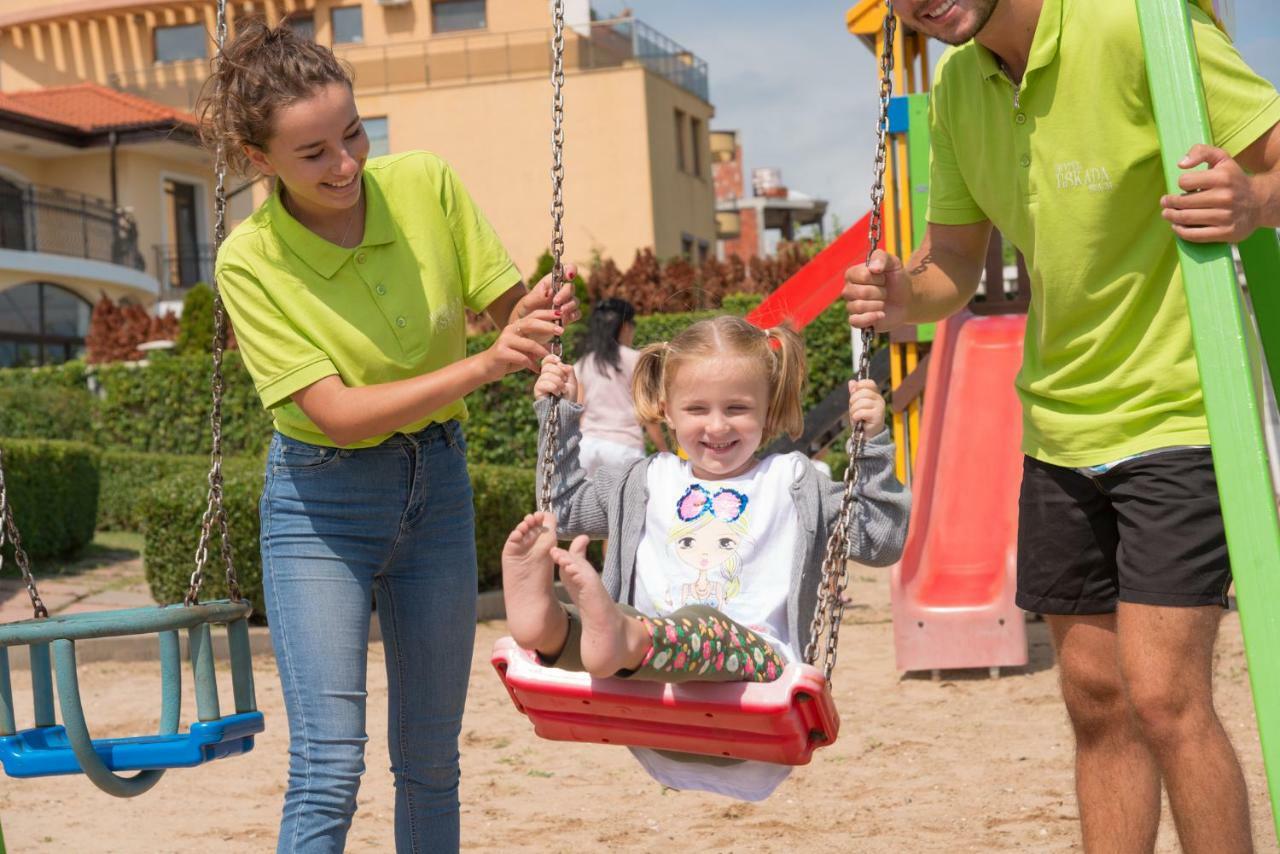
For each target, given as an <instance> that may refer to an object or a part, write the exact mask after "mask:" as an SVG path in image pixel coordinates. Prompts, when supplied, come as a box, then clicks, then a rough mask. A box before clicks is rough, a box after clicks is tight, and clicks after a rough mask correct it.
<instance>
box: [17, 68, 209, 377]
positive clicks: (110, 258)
mask: <svg viewBox="0 0 1280 854" xmlns="http://www.w3.org/2000/svg"><path fill="white" fill-rule="evenodd" d="M194 131H195V120H194V118H193V117H192V116H190V115H187V114H186V113H183V112H181V111H178V110H174V109H172V108H170V107H165V106H162V105H159V104H155V103H152V102H149V101H146V100H144V99H142V98H138V97H136V96H134V95H129V94H127V93H122V92H117V91H114V90H111V89H107V88H106V87H103V86H100V85H98V84H94V83H80V84H76V85H74V86H65V87H52V88H47V89H33V90H29V91H26V92H21V93H17V94H0V367H5V366H12V365H31V364H47V363H57V362H62V361H65V360H67V359H70V358H76V357H78V356H79V355H81V353H82V351H83V347H84V338H85V335H86V333H87V332H88V327H89V315H90V310H91V308H92V304H93V303H94V302H95V301H97V300H98V298H99V297H100V296H102V295H106V296H109V297H111V298H112V299H114V300H117V301H128V302H133V303H137V304H140V305H146V306H150V305H152V304H154V303H156V302H157V301H158V300H164V299H166V298H180V295H181V292H182V289H183V288H185V287H188V286H190V285H192V284H195V283H196V282H197V281H200V280H202V279H207V278H208V275H209V268H210V266H211V260H212V259H211V255H210V247H209V238H208V237H207V234H208V231H209V222H208V199H209V195H210V192H211V189H210V182H209V176H208V163H207V157H206V155H205V153H204V152H203V150H201V148H200V147H199V146H198V145H197V144H196V142H195V139H194Z"/></svg>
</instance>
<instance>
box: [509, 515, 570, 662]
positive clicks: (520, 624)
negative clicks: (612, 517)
mask: <svg viewBox="0 0 1280 854" xmlns="http://www.w3.org/2000/svg"><path fill="white" fill-rule="evenodd" d="M555 531H556V519H555V517H554V516H552V515H551V514H550V513H530V514H529V515H528V516H525V517H524V519H523V520H522V521H521V522H520V524H519V525H516V528H515V530H514V531H512V532H511V535H510V536H509V537H507V542H506V545H504V546H503V547H502V598H503V601H504V602H505V603H506V606H507V630H508V631H510V632H511V639H512V640H514V641H515V642H516V643H518V644H519V645H520V646H522V647H524V648H525V649H532V650H536V651H537V652H540V653H542V654H543V655H545V656H548V657H554V656H556V655H558V654H559V653H560V650H561V649H563V648H564V640H565V637H566V636H567V635H568V633H569V616H568V615H567V614H566V613H565V610H564V607H563V606H562V605H561V604H560V602H559V601H558V600H557V599H556V595H555V591H554V589H553V588H552V584H553V583H554V580H553V578H552V576H553V572H552V570H553V568H554V565H553V564H552V562H551V549H552V548H553V547H554V546H555V544H556V533H555Z"/></svg>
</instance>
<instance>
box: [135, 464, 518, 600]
mask: <svg viewBox="0 0 1280 854" xmlns="http://www.w3.org/2000/svg"><path fill="white" fill-rule="evenodd" d="M248 462H249V461H245V460H237V461H235V464H233V465H229V466H227V468H226V469H225V472H226V480H225V485H224V490H223V501H224V504H225V506H226V509H227V517H228V523H229V525H230V527H231V539H232V559H233V560H234V562H235V567H236V576H237V578H238V579H239V581H240V588H241V591H242V592H243V593H244V595H245V596H246V597H248V599H249V600H250V601H251V602H253V608H254V611H255V612H256V616H257V617H261V618H265V616H266V607H265V604H264V602H263V598H262V559H261V554H260V552H259V547H258V538H259V536H260V533H261V529H260V527H259V521H258V497H259V496H260V495H261V493H262V478H261V474H260V470H261V466H260V465H258V464H257V462H256V461H254V465H253V466H252V467H250V466H249V465H248ZM471 480H472V483H473V484H474V486H475V506H476V553H477V561H478V564H479V568H480V569H479V583H480V589H481V590H490V589H497V588H499V587H501V586H502V565H501V555H502V545H503V543H504V542H506V538H507V534H508V533H509V532H510V531H511V529H512V528H514V527H515V525H516V523H517V522H519V521H520V519H521V518H523V517H524V515H525V514H526V513H528V512H530V510H532V509H533V504H534V497H533V481H534V475H533V471H532V470H531V469H525V468H515V467H511V466H489V465H483V464H473V465H472V466H471ZM205 496H206V487H205V482H204V472H203V471H199V472H197V471H194V470H192V471H184V472H182V473H180V474H176V475H171V476H169V477H167V478H165V479H163V480H160V481H158V482H157V483H156V484H155V485H154V486H153V487H152V488H151V489H150V490H148V491H147V492H146V493H145V494H144V495H143V498H142V501H141V505H140V512H141V515H142V517H143V519H144V520H145V523H144V528H145V531H146V552H145V564H146V573H147V583H148V584H149V585H150V587H151V595H152V596H153V597H154V598H155V600H156V601H157V602H178V601H181V600H182V597H183V595H185V594H186V592H187V584H188V582H189V580H190V577H191V571H192V570H193V569H194V568H195V563H194V555H195V550H196V546H197V544H198V543H199V541H200V521H201V518H202V517H203V514H204V508H205V500H206V498H205ZM220 549H221V544H220V543H219V541H218V540H217V539H216V538H215V539H214V541H213V542H212V543H211V548H210V560H209V563H208V565H207V568H206V570H205V582H204V587H203V588H202V594H201V595H202V598H205V599H217V598H220V597H223V596H225V595H226V582H225V577H224V575H225V571H224V569H223V565H222V562H221V553H220V551H219V550H220Z"/></svg>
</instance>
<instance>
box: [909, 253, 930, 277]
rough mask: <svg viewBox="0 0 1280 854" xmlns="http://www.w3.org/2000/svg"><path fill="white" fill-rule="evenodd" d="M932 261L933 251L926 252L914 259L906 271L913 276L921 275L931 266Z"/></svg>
mask: <svg viewBox="0 0 1280 854" xmlns="http://www.w3.org/2000/svg"><path fill="white" fill-rule="evenodd" d="M933 263H934V262H933V253H932V252H929V253H926V254H924V255H921V256H920V257H919V258H917V259H916V263H915V266H914V267H912V268H911V269H910V270H909V271H908V272H910V273H911V275H913V276H922V275H924V274H925V273H927V272H928V271H929V268H930V267H932V266H933Z"/></svg>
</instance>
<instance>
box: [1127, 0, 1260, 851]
mask: <svg viewBox="0 0 1280 854" xmlns="http://www.w3.org/2000/svg"><path fill="white" fill-rule="evenodd" d="M1137 6H1138V20H1139V24H1140V25H1141V29H1142V44H1143V49H1144V51H1145V53H1146V62H1147V78H1148V80H1149V81H1150V84H1151V100H1152V104H1153V108H1154V111H1155V119H1156V125H1157V126H1158V129H1159V136H1160V150H1161V152H1162V155H1163V159H1164V174H1165V183H1166V186H1167V187H1168V191H1169V192H1170V193H1180V192H1181V191H1180V190H1179V189H1178V183H1177V182H1178V177H1179V176H1180V175H1181V172H1182V170H1180V169H1179V168H1178V166H1177V164H1178V161H1179V160H1180V159H1181V158H1182V157H1183V155H1185V154H1186V153H1187V151H1189V150H1190V149H1191V147H1192V146H1193V145H1195V144H1197V143H1211V142H1212V139H1213V137H1212V133H1211V130H1210V126H1209V119H1208V113H1207V111H1206V110H1205V103H1204V89H1203V86H1202V83H1201V80H1200V65H1199V61H1198V58H1197V55H1196V50H1195V41H1194V39H1193V37H1192V33H1191V20H1190V17H1189V16H1188V13H1187V7H1186V4H1185V3H1181V2H1177V3H1171V2H1169V0H1137ZM1178 255H1179V260H1180V261H1181V265H1182V278H1183V286H1184V288H1185V290H1186V294H1187V306H1188V309H1189V311H1190V314H1191V330H1192V334H1193V337H1194V340H1195V348H1196V359H1197V361H1198V362H1199V366H1200V382H1201V385H1202V387H1203V389H1204V403H1205V410H1206V412H1207V413H1208V419H1209V437H1210V441H1211V443H1212V445H1213V463H1214V469H1215V470H1216V472H1217V476H1218V493H1219V496H1220V498H1221V499H1222V516H1223V520H1224V522H1225V524H1226V530H1227V547H1228V549H1229V550H1230V553H1231V570H1232V574H1233V575H1234V577H1235V584H1236V597H1237V601H1238V602H1239V606H1240V625H1241V627H1242V629H1243V632H1244V641H1245V654H1246V658H1247V659H1248V665H1249V679H1250V682H1251V684H1252V686H1253V703H1254V708H1255V709H1256V711H1257V715H1258V734H1259V736H1260V738H1261V741H1262V755H1263V759H1264V761H1265V763H1266V768H1267V778H1268V781H1269V784H1270V790H1271V808H1272V814H1273V816H1274V818H1275V821H1276V832H1277V835H1278V836H1280V655H1276V650H1280V520H1278V519H1277V516H1276V494H1275V490H1274V488H1273V485H1272V482H1271V469H1270V466H1269V465H1268V460H1267V449H1266V442H1265V439H1264V436H1263V430H1262V418H1263V413H1262V411H1261V407H1260V403H1259V401H1261V399H1262V396H1261V389H1260V388H1258V385H1257V374H1256V373H1255V369H1256V367H1257V366H1256V365H1255V364H1254V362H1253V360H1251V358H1250V354H1249V348H1248V343H1247V341H1248V338H1247V335H1246V329H1245V320H1246V318H1245V317H1244V312H1243V307H1242V301H1241V298H1240V290H1239V283H1238V281H1237V279H1236V273H1235V263H1234V261H1233V260H1232V257H1231V247H1230V246H1228V245H1226V244H1194V243H1186V242H1184V241H1182V240H1179V241H1178ZM1260 284H1261V285H1262V287H1261V288H1260V289H1262V290H1265V289H1266V288H1267V287H1268V286H1270V287H1274V283H1271V282H1266V283H1260Z"/></svg>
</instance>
